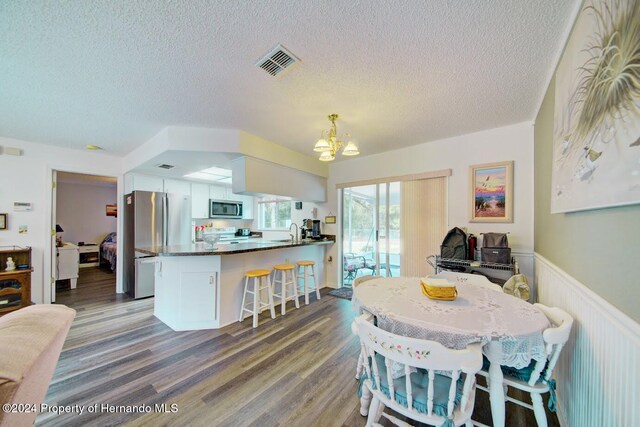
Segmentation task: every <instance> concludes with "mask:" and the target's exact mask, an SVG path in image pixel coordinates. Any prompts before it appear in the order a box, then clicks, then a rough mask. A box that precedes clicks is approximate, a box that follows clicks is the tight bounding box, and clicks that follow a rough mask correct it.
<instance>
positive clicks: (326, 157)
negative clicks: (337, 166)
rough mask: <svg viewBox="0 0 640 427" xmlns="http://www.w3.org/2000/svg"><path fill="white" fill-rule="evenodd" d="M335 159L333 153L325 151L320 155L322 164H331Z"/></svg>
mask: <svg viewBox="0 0 640 427" xmlns="http://www.w3.org/2000/svg"><path fill="white" fill-rule="evenodd" d="M335 158H336V157H335V156H334V155H332V154H331V151H325V152H323V153H322V154H321V155H320V161H321V162H330V161H331V160H333V159H335Z"/></svg>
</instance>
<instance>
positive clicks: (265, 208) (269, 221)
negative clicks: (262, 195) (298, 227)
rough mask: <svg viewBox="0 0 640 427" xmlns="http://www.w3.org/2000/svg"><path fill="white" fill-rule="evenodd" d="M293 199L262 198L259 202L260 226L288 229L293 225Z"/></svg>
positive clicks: (265, 228)
mask: <svg viewBox="0 0 640 427" xmlns="http://www.w3.org/2000/svg"><path fill="white" fill-rule="evenodd" d="M291 203H292V202H291V200H285V199H262V200H260V201H259V202H258V207H259V208H258V209H259V215H260V228H261V229H263V230H288V229H289V226H290V225H291Z"/></svg>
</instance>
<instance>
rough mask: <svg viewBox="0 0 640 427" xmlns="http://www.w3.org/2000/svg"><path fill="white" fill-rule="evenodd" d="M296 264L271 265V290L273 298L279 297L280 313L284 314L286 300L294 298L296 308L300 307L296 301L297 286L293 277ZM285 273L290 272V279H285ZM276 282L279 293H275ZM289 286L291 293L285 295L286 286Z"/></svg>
mask: <svg viewBox="0 0 640 427" xmlns="http://www.w3.org/2000/svg"><path fill="white" fill-rule="evenodd" d="M295 268H296V266H295V265H293V264H278V265H274V266H273V281H272V282H271V283H273V290H272V291H271V293H272V295H273V297H274V298H280V304H281V305H280V314H282V315H283V316H284V313H285V311H286V308H285V307H286V305H287V301H290V300H294V301H295V302H296V308H300V302H299V301H298V287H297V286H296V282H295V279H294V276H295V273H294V270H295ZM278 273H280V280H278ZM287 273H290V274H291V280H287ZM276 283H280V293H279V294H277V293H276ZM289 286H291V288H292V291H291V295H289V296H287V288H288V287H289Z"/></svg>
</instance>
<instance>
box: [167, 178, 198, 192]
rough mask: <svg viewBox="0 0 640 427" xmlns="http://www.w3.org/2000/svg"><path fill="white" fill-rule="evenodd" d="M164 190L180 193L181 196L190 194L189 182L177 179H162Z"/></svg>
mask: <svg viewBox="0 0 640 427" xmlns="http://www.w3.org/2000/svg"><path fill="white" fill-rule="evenodd" d="M164 192H165V193H173V194H181V195H183V196H190V195H191V183H190V182H189V181H179V180H177V179H165V180H164Z"/></svg>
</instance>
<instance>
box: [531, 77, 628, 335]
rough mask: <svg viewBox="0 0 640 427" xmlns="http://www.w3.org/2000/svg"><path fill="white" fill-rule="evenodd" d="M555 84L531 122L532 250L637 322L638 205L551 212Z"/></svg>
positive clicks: (548, 91)
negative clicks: (532, 141) (532, 179)
mask: <svg viewBox="0 0 640 427" xmlns="http://www.w3.org/2000/svg"><path fill="white" fill-rule="evenodd" d="M554 88H555V80H552V81H551V84H550V86H549V89H548V90H547V93H546V95H545V98H544V101H543V104H542V107H541V108H540V111H539V112H538V117H537V118H536V122H535V127H534V141H535V143H534V164H535V203H534V206H535V216H534V218H535V223H534V225H535V231H534V241H535V251H536V252H537V253H539V254H540V255H542V256H544V257H545V258H547V259H548V260H549V261H551V262H553V263H554V264H555V265H557V266H558V267H560V268H561V269H563V270H564V271H566V272H567V273H568V274H570V275H571V276H573V277H574V278H575V279H577V280H578V281H580V282H582V283H583V284H584V285H585V286H587V287H589V288H590V289H591V290H593V291H594V292H596V293H597V294H599V295H600V296H602V297H603V298H604V299H606V300H607V301H609V302H610V303H611V304H613V305H614V306H616V307H617V308H619V309H620V310H621V311H622V312H624V313H625V314H627V315H628V316H629V317H631V318H632V319H634V320H635V321H636V322H640V306H639V305H638V301H640V279H638V277H640V276H639V273H638V271H636V270H635V267H636V264H640V258H639V255H640V205H635V206H625V207H617V208H609V209H596V210H590V211H584V212H573V213H566V214H565V213H560V214H553V215H551V214H550V213H549V212H550V205H551V162H552V159H551V156H552V145H553V115H554V94H555V93H554Z"/></svg>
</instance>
